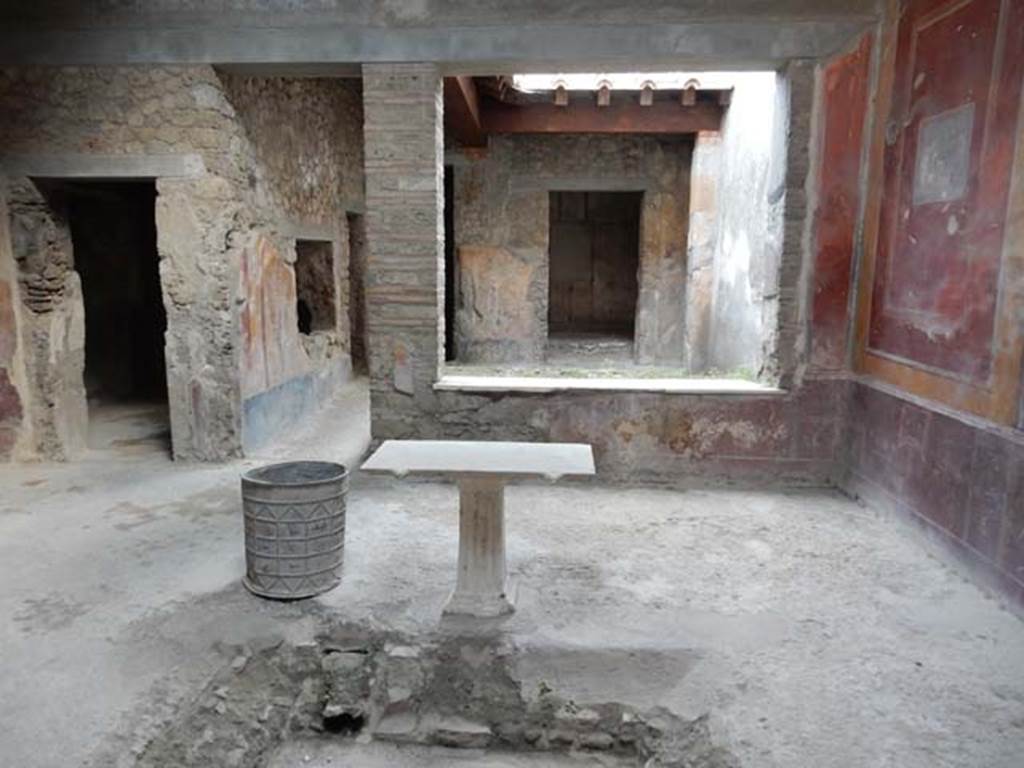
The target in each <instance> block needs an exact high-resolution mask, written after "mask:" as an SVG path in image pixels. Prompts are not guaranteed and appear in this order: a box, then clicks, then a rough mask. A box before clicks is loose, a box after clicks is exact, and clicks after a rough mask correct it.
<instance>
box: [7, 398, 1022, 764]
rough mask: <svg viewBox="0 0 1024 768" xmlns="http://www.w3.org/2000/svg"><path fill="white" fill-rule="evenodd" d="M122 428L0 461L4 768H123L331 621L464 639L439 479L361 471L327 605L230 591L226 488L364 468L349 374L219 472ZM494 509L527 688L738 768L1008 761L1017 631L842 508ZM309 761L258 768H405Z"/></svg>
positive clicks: (1018, 738) (687, 496) (628, 504)
mask: <svg viewBox="0 0 1024 768" xmlns="http://www.w3.org/2000/svg"><path fill="white" fill-rule="evenodd" d="M132 418H133V419H135V421H133V427H132V430H133V431H132V432H131V434H130V435H129V436H128V437H126V438H124V439H126V440H127V442H123V443H119V442H118V440H119V439H121V438H118V437H117V430H116V429H113V428H111V430H110V431H109V434H108V433H107V432H104V437H103V442H102V445H99V446H98V447H95V448H94V450H93V452H92V453H91V454H90V455H89V456H87V457H86V458H84V459H83V460H81V461H77V462H74V463H72V464H67V465H31V466H18V467H0V488H2V489H3V492H2V495H0V579H2V583H3V584H4V590H3V592H2V593H0V649H2V653H0V723H2V724H3V725H2V728H0V754H2V755H3V760H2V761H0V762H2V763H3V764H4V765H12V766H19V768H34V767H37V766H38V767H39V768H43V767H46V768H50V767H51V766H55V765H69V766H70V765H87V766H97V767H98V766H104V767H106V766H112V765H123V766H130V765H134V764H135V756H136V755H137V754H142V753H144V751H145V748H146V746H147V744H150V743H151V741H152V740H153V738H154V737H155V736H158V735H159V734H160V733H162V732H164V731H165V730H166V729H167V727H168V725H169V724H170V723H173V722H175V721H176V720H177V719H178V718H179V716H180V713H181V711H182V709H183V707H185V706H188V705H189V704H190V703H191V702H194V701H195V700H196V699H197V697H198V696H199V694H200V692H201V691H204V690H206V688H207V686H208V684H209V683H210V681H211V679H212V678H213V677H214V676H215V675H218V674H222V673H223V671H224V670H225V669H226V668H230V665H232V664H233V663H235V662H234V660H235V659H236V658H237V656H238V654H239V650H238V649H239V648H244V649H248V650H247V651H246V653H250V652H256V651H259V649H265V648H272V647H276V646H277V645H280V644H281V643H282V642H283V643H288V644H291V645H294V646H295V647H302V646H303V644H311V643H314V642H315V641H316V638H317V636H318V633H319V632H320V631H321V630H322V628H323V626H324V622H325V621H328V620H329V621H344V622H348V623H350V624H353V625H358V626H365V627H372V628H374V630H375V631H395V632H402V633H405V634H406V635H407V636H410V637H414V638H415V637H419V636H424V637H426V636H428V635H429V636H431V637H437V636H442V637H449V638H451V637H454V638H458V637H461V636H462V635H463V634H465V635H467V636H470V635H473V634H474V633H477V632H478V631H479V628H477V627H473V626H468V625H466V624H464V623H460V622H445V623H441V622H440V621H439V616H440V609H441V606H442V604H443V603H444V601H445V598H446V597H447V595H448V592H449V590H450V589H451V587H452V584H453V581H454V575H455V558H456V537H457V512H456V508H457V492H456V489H455V488H454V487H452V486H448V485H443V484H433V483H431V484H426V483H419V484H412V483H408V482H401V481H397V480H390V479H370V478H367V477H363V476H360V475H359V474H358V473H356V474H355V476H354V477H353V482H352V488H351V493H350V496H349V509H348V526H347V542H346V555H345V558H346V559H345V569H344V579H343V582H342V585H341V586H340V587H339V588H338V589H336V590H334V591H333V592H331V593H329V594H327V595H324V596H323V597H321V598H317V599H314V600H309V601H302V602H297V603H284V604H282V603H273V602H269V601H265V600H260V599H257V598H255V597H252V596H250V595H249V594H248V593H246V592H245V591H244V589H242V587H241V586H240V583H239V578H240V576H241V574H242V572H243V567H244V566H243V555H242V541H241V537H242V525H241V508H240V499H239V490H238V475H239V473H240V472H241V471H243V470H244V469H245V468H247V467H250V466H254V465H257V464H260V463H265V462H266V461H269V460H272V459H277V458H285V457H288V458H291V457H298V456H302V457H308V458H330V459H333V460H336V461H341V462H343V463H348V464H353V465H354V464H355V463H356V462H357V460H358V457H359V456H361V455H362V453H363V451H364V449H365V446H366V444H367V442H368V424H367V393H366V386H365V382H364V381H363V382H357V383H355V384H353V385H352V386H351V387H349V388H348V389H347V390H346V393H345V395H344V397H342V398H341V399H340V400H339V401H338V402H337V403H336V404H334V405H332V406H331V408H330V410H329V411H328V412H327V413H325V414H323V415H321V416H320V417H319V418H318V419H317V420H316V421H317V426H315V427H314V426H311V427H309V428H308V429H307V430H306V431H305V432H302V431H300V432H299V433H297V434H295V435H293V436H292V438H291V441H290V443H289V444H287V445H285V444H282V445H280V446H276V447H274V448H273V449H268V450H266V451H264V455H261V456H260V457H257V458H253V459H250V460H247V461H244V462H237V463H234V464H230V465H226V466H216V467H210V466H203V465H185V464H174V463H172V462H171V461H170V460H169V459H168V458H167V453H166V447H165V446H164V445H163V444H162V443H161V441H160V440H157V439H153V440H147V439H146V436H147V435H149V434H150V432H149V431H148V430H147V428H146V425H145V424H144V423H142V422H144V420H145V416H144V414H137V415H136V416H133V417H132ZM325 424H329V425H332V428H331V429H325V428H324V427H323V425H325ZM140 438H141V439H140ZM507 515H508V537H509V558H508V559H509V567H510V570H511V572H512V575H513V577H514V578H515V581H516V584H517V607H518V609H517V612H516V613H515V614H514V615H513V616H511V617H510V618H508V619H507V620H504V621H503V622H498V623H495V624H493V625H490V626H489V627H488V629H487V631H488V632H489V633H490V635H489V636H490V637H492V638H493V639H494V642H497V643H500V644H501V646H502V647H506V648H509V649H512V650H511V652H510V653H511V655H510V659H511V660H512V662H511V663H512V664H513V669H514V677H515V679H516V680H517V681H519V682H520V683H521V685H522V689H523V690H524V691H533V690H537V689H545V690H547V689H551V690H555V691H557V692H558V694H559V695H561V696H563V697H565V698H566V699H572V700H574V701H576V702H581V703H583V704H585V703H587V702H621V703H622V704H625V705H629V706H632V707H636V708H639V709H645V710H646V709H650V708H652V707H656V706H660V707H665V708H667V709H668V710H670V711H671V712H673V713H675V714H677V715H679V716H680V717H682V718H688V719H692V718H699V717H700V716H701V715H704V714H707V715H708V717H709V725H710V732H711V736H712V738H713V740H714V742H715V743H716V744H718V745H721V746H722V747H723V748H726V749H728V750H729V751H730V752H731V754H732V755H734V756H735V757H736V759H737V761H738V762H739V764H740V765H743V766H750V767H751V768H772V767H773V766H779V767H780V768H781V767H783V766H785V768H793V767H794V766H800V767H803V766H814V767H815V768H827V767H829V766H835V768H840V767H841V768H857V767H860V766H864V767H865V768H867V767H869V766H870V767H871V768H880V767H881V766H894V767H895V766H899V768H943V767H949V768H953V767H954V766H955V767H957V768H966V767H971V768H975V767H980V766H984V767H985V768H1019V766H1020V764H1021V758H1020V755H1021V754H1022V753H1024V623H1022V622H1021V621H1020V620H1019V619H1018V618H1016V617H1015V616H1013V615H1011V614H1010V613H1008V612H1007V611H1005V610H1003V609H1002V608H1001V607H1000V605H999V604H998V603H997V602H996V601H994V600H993V599H991V598H989V597H987V596H985V595H984V594H983V593H982V592H981V591H980V590H979V589H978V588H976V587H975V586H974V585H973V584H971V583H969V582H968V581H966V580H965V578H963V576H962V575H961V574H959V573H957V572H956V571H954V570H952V569H950V568H949V567H947V566H946V565H944V564H943V563H940V562H939V561H937V560H935V559H933V558H932V557H930V556H928V555H927V554H926V553H925V551H924V550H923V549H922V548H921V547H919V546H918V544H917V542H916V541H915V539H914V537H913V535H912V534H911V533H910V531H908V530H907V529H905V528H904V527H902V526H901V525H899V524H898V523H896V522H893V521H891V520H887V519H883V518H881V517H879V516H877V515H875V514H874V513H873V512H872V511H871V510H868V509H865V508H863V507H861V506H859V505H858V504H856V503H855V502H852V501H850V500H849V499H846V498H844V497H842V496H840V495H839V494H836V493H833V492H830V491H827V490H823V491H804V492H799V493H795V492H794V493H787V492H780V491H758V492H755V491H727V490H714V491H712V490H708V491H687V492H672V491H661V490H650V489H623V488H604V487H584V486H548V485H543V484H537V485H522V486H514V487H511V488H510V489H509V490H508V498H507ZM357 746H358V748H360V749H365V752H364V753H353V752H352V751H351V750H354V749H356V748H357ZM304 749H306V747H304V746H303V745H302V744H298V743H297V744H291V745H285V746H282V747H281V748H280V750H279V751H278V752H277V753H276V754H275V755H268V756H267V759H270V758H271V757H273V759H274V760H276V762H272V765H273V766H274V768H284V767H285V766H288V765H292V764H294V765H304V764H312V765H328V764H329V765H346V763H345V762H344V759H349V758H351V756H352V755H353V754H365V755H366V761H365V762H362V763H359V764H360V765H366V766H373V765H378V764H379V765H385V764H386V765H392V764H395V763H393V762H388V761H387V760H386V759H385V758H386V753H387V750H388V749H392V748H391V747H386V746H382V745H365V744H363V745H353V744H352V743H351V742H349V743H347V744H340V743H339V744H338V745H331V744H327V745H326V746H324V745H323V742H317V746H316V749H317V750H320V749H327V750H331V749H334V750H335V751H333V752H330V751H328V752H320V751H315V752H311V751H303V750H304ZM300 753H301V761H300V757H299V755H300ZM402 754H403V757H402V758H401V759H403V760H406V763H407V764H408V765H409V766H417V765H427V764H430V763H429V762H424V761H423V759H422V758H423V754H428V753H422V752H418V751H417V750H406V751H403V753H402ZM382 755H383V757H382ZM307 756H310V759H311V760H314V759H315V760H319V761H320V762H306V761H305V758H306V757H307ZM346 756H347V757H346ZM428 756H429V755H428ZM472 757H473V755H470V754H468V753H467V755H466V758H467V760H469V759H470V758H472ZM476 757H478V758H480V759H481V760H483V761H484V762H479V763H476V764H479V765H486V766H499V765H510V766H517V768H518V766H520V765H522V766H524V768H526V766H529V765H533V764H538V763H531V762H529V758H527V757H524V756H515V757H514V759H513V758H510V759H512V762H504V763H503V762H501V759H504V758H502V756H500V755H490V756H488V755H476ZM474 759H475V758H474ZM560 759H561V758H560ZM328 760H330V761H331V762H326V761H328ZM374 760H376V761H377V762H373V761H374ZM517 761H518V762H517ZM406 763H398V764H399V765H404V764H406ZM351 764H353V765H354V764H356V763H351ZM455 764H461V763H455ZM473 764H474V763H472V762H468V763H467V765H473ZM565 764H566V765H570V764H572V763H568V762H567V763H565ZM583 764H584V765H585V763H583Z"/></svg>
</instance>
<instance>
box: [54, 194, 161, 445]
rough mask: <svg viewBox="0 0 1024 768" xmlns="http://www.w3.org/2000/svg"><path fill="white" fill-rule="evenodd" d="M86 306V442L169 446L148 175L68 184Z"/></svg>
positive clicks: (152, 203)
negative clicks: (129, 180) (137, 177)
mask: <svg viewBox="0 0 1024 768" xmlns="http://www.w3.org/2000/svg"><path fill="white" fill-rule="evenodd" d="M65 193H66V195H67V198H66V199H67V211H68V224H69V227H70V231H71V241H72V247H73V253H74V265H75V270H76V271H77V272H78V275H79V278H80V280H81V284H82V303H83V306H84V310H85V367H84V371H83V381H84V384H85V393H86V397H87V401H88V411H89V432H88V440H87V441H88V445H89V447H90V448H99V449H111V448H113V449H131V450H146V449H147V448H150V449H151V448H159V449H160V450H162V451H163V450H165V451H166V452H167V453H168V454H169V453H170V416H169V412H168V399H167V367H166V363H165V359H164V333H165V331H166V329H167V316H166V313H165V310H164V303H163V294H162V291H161V286H160V267H159V257H158V254H157V242H156V218H155V205H156V184H155V182H153V181H131V182H118V181H103V182H73V183H68V184H67V187H66V189H65Z"/></svg>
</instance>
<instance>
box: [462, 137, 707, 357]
mask: <svg viewBox="0 0 1024 768" xmlns="http://www.w3.org/2000/svg"><path fill="white" fill-rule="evenodd" d="M691 149H692V141H691V140H690V139H689V138H655V137H642V136H628V137H624V136H602V135H555V136H492V137H491V140H490V143H489V146H488V149H487V151H486V153H482V154H469V155H468V156H467V161H468V162H466V163H464V164H459V165H458V166H456V168H455V240H456V258H457V259H458V260H459V274H460V282H461V286H460V287H461V291H460V295H459V296H458V297H457V301H456V307H457V308H456V354H457V358H458V360H459V361H460V362H537V361H540V360H542V359H543V355H544V346H545V344H546V341H547V332H548V328H547V321H548V284H547V283H548V236H549V224H550V222H549V211H548V207H549V192H550V191H551V190H559V189H575V190H588V189H590V190H615V189H618V190H622V191H629V190H641V189H642V190H644V198H643V202H642V204H641V224H640V227H641V233H640V275H639V296H638V301H637V317H636V326H637V327H636V354H637V359H638V361H640V362H644V363H654V362H659V363H666V364H681V363H682V360H683V356H684V354H685V341H684V336H683V333H684V319H685V312H684V302H685V285H686V265H685V259H686V241H687V227H688V220H687V210H688V202H689V172H690V154H691Z"/></svg>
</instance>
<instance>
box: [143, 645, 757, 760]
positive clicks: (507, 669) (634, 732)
mask: <svg viewBox="0 0 1024 768" xmlns="http://www.w3.org/2000/svg"><path fill="white" fill-rule="evenodd" d="M236 650H237V655H236V656H235V658H234V660H233V661H232V662H231V663H230V664H228V665H226V666H225V667H223V668H222V669H221V670H219V671H218V672H217V673H215V674H214V676H213V678H212V679H211V681H210V682H209V683H208V684H207V686H206V687H205V688H204V690H203V691H202V693H201V694H200V695H199V697H198V698H197V699H196V700H195V701H194V702H191V703H190V704H188V705H186V706H185V707H183V708H182V710H181V711H179V712H177V713H176V714H175V715H174V716H173V718H172V719H171V721H170V722H169V723H168V724H167V726H166V727H165V729H164V730H163V732H162V733H161V734H160V735H158V736H157V737H156V738H155V739H153V740H152V741H151V742H150V743H149V744H148V745H147V746H146V747H145V749H144V750H142V751H141V753H140V754H139V757H138V763H137V764H138V765H139V766H141V767H143V768H146V767H152V768H157V767H158V766H167V765H176V766H181V767H182V768H186V767H188V766H229V767H232V768H233V767H235V766H252V765H264V764H266V765H269V766H271V767H272V766H274V765H279V764H281V762H280V761H281V760H283V759H284V758H283V757H280V756H279V757H278V758H271V759H270V762H269V763H266V756H267V755H268V754H273V753H275V752H277V753H278V754H279V755H282V754H290V755H297V754H298V753H299V752H302V751H304V750H306V749H310V748H312V749H314V750H315V751H317V752H319V753H321V754H322V755H324V756H325V757H326V756H329V755H330V754H332V747H331V746H330V745H331V744H335V743H336V744H338V750H339V754H340V755H342V756H344V755H346V754H350V755H352V757H351V758H348V759H353V760H354V759H357V757H358V755H359V749H358V748H357V747H353V746H352V742H355V743H356V744H358V745H360V746H363V747H365V746H367V745H370V744H377V743H382V744H395V745H416V746H417V747H431V748H448V749H458V750H475V751H477V752H478V753H479V754H481V755H484V756H486V755H488V754H492V753H493V754H496V755H510V754H522V755H524V760H525V762H524V763H523V765H530V764H531V763H530V762H529V759H528V758H529V756H531V755H536V756H547V757H546V758H545V759H550V760H552V761H562V762H564V763H565V765H570V764H577V763H578V761H579V760H580V759H584V758H587V756H590V757H593V758H594V760H595V761H597V762H595V764H601V765H621V766H629V765H633V766H645V768H684V767H686V768H734V767H735V766H737V765H738V763H737V762H736V760H735V758H734V757H732V756H731V755H730V753H729V751H728V750H727V749H725V748H723V747H720V746H716V745H715V744H714V743H713V742H712V739H711V735H710V731H709V729H708V724H707V718H706V717H698V718H697V719H695V720H685V719H683V718H680V717H678V716H677V715H674V714H673V713H671V712H669V711H668V710H665V709H663V708H654V709H652V710H648V711H639V710H637V709H636V708H634V707H631V706H628V705H624V704H620V703H614V702H577V701H573V700H570V699H565V698H563V697H561V696H559V694H558V691H556V690H553V689H552V688H550V687H549V686H547V685H539V686H537V688H536V689H535V690H523V687H522V684H521V683H520V682H519V681H517V680H516V679H515V678H514V676H513V670H514V669H515V664H516V657H517V656H519V655H521V654H524V653H528V651H521V650H519V649H516V648H514V647H512V646H511V645H509V644H508V643H507V642H506V641H505V640H504V639H502V638H501V636H500V635H491V636H488V635H486V634H485V635H477V636H458V635H456V636H450V635H427V636H422V635H420V636H416V637H410V636H402V635H400V634H398V633H395V632H379V633H369V632H367V631H366V629H365V628H362V627H348V626H342V627H334V628H330V627H325V628H324V630H323V632H322V633H321V634H320V639H319V640H318V641H317V642H316V643H314V644H308V645H301V646H292V645H289V644H287V643H281V644H277V645H273V646H272V647H269V648H265V649H262V650H259V651H253V650H252V649H251V648H244V647H243V648H238V649H236ZM293 742H294V743H295V745H296V746H295V747H293V746H291V745H292V743H293ZM367 751H368V753H369V754H370V755H373V754H378V755H379V754H382V753H381V751H380V750H379V749H376V751H375V748H369V747H368V748H367ZM385 754H386V753H385ZM398 754H399V755H401V754H404V753H398ZM410 754H412V755H415V754H429V753H423V752H416V751H413V752H412V753H410ZM598 758H600V760H599V761H598V760H597V759H598ZM605 758H607V759H605ZM291 759H295V758H294V757H293V758H291ZM343 759H345V758H343ZM398 759H406V758H398ZM409 759H414V758H409ZM458 759H463V758H458ZM275 760H276V761H277V762H275ZM610 760H613V761H614V762H609V761H610ZM303 762H306V760H305V756H304V757H303ZM562 762H558V763H557V764H559V765H561V764H562ZM342 764H343V765H344V763H342ZM352 764H353V765H355V764H356V763H352ZM482 764H484V765H485V764H486V761H485V762H484V763H482ZM584 764H586V763H584Z"/></svg>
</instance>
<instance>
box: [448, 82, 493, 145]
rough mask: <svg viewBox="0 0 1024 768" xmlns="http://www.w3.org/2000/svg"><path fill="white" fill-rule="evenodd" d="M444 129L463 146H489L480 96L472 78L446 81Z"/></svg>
mask: <svg viewBox="0 0 1024 768" xmlns="http://www.w3.org/2000/svg"><path fill="white" fill-rule="evenodd" d="M444 127H445V130H447V131H448V132H449V134H450V135H451V136H452V137H453V138H454V139H455V140H456V141H457V142H458V143H459V144H462V145H463V146H466V147H486V146H487V133H486V131H484V128H483V121H482V118H481V110H480V95H479V94H478V93H477V90H476V84H475V83H474V82H473V78H472V77H468V76H466V75H458V76H456V77H446V78H445V79H444Z"/></svg>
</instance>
